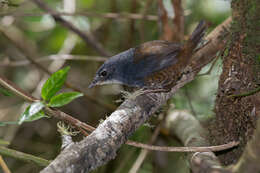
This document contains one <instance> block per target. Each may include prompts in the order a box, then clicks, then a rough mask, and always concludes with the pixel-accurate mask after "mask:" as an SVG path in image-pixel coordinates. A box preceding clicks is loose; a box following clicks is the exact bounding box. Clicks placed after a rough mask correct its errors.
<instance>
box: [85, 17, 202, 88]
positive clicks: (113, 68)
mask: <svg viewBox="0 0 260 173" xmlns="http://www.w3.org/2000/svg"><path fill="white" fill-rule="evenodd" d="M206 29H207V24H206V22H204V21H201V22H200V23H199V24H198V26H197V27H196V29H195V30H194V31H193V33H192V34H191V36H190V38H189V40H188V41H187V42H186V43H185V44H184V45H181V44H177V43H171V42H168V41H162V40H155V41H150V42H146V43H143V44H141V45H140V46H137V47H135V48H130V49H128V50H126V51H124V52H122V53H120V54H117V55H115V56H113V57H111V58H109V59H108V60H107V61H106V62H105V63H104V64H103V65H102V66H101V67H100V68H99V69H98V71H97V72H96V75H95V78H94V80H93V81H92V83H91V84H90V85H89V88H92V87H94V86H96V85H103V84H112V83H117V84H123V85H127V86H130V87H137V88H143V89H145V90H151V91H153V90H154V91H159V92H161V91H162V92H164V91H169V90H170V89H171V88H172V87H173V86H174V85H175V84H176V82H177V81H178V80H179V79H180V78H181V76H182V74H183V70H184V69H185V67H186V66H187V65H188V64H189V63H190V59H191V57H192V54H193V52H194V49H195V48H196V47H197V45H198V44H199V42H200V41H201V39H202V37H203V36H204V34H205V30H206Z"/></svg>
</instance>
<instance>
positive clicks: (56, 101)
mask: <svg viewBox="0 0 260 173" xmlns="http://www.w3.org/2000/svg"><path fill="white" fill-rule="evenodd" d="M81 96H83V94H82V93H79V92H67V93H61V94H58V95H56V96H54V97H52V98H51V100H50V103H49V104H48V106H50V107H61V106H64V105H66V104H68V103H70V102H71V101H72V100H74V99H76V98H78V97H81Z"/></svg>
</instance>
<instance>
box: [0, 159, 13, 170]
mask: <svg viewBox="0 0 260 173" xmlns="http://www.w3.org/2000/svg"><path fill="white" fill-rule="evenodd" d="M0 166H1V167H2V169H3V171H4V173H11V171H10V170H9V168H8V166H7V165H6V163H5V161H4V159H3V157H2V156H1V155H0Z"/></svg>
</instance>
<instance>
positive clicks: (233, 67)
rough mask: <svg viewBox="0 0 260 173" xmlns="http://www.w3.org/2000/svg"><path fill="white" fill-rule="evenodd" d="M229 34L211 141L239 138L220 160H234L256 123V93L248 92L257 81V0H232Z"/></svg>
mask: <svg viewBox="0 0 260 173" xmlns="http://www.w3.org/2000/svg"><path fill="white" fill-rule="evenodd" d="M231 5H232V9H233V12H232V17H233V23H232V27H231V36H230V38H229V42H228V43H227V46H226V50H225V51H224V55H223V72H222V74H221V76H220V80H219V88H218V93H217V98H216V105H215V113H216V120H215V121H214V122H213V124H212V129H211V142H212V143H214V144H224V143H227V142H229V141H233V140H237V141H240V145H239V147H237V148H236V149H232V150H230V151H225V152H223V153H219V154H220V155H219V157H220V160H221V161H222V162H223V164H225V165H228V164H232V163H234V162H236V161H237V160H238V159H239V157H240V156H241V154H242V152H243V150H244V147H245V145H246V143H247V142H248V141H249V139H250V138H251V136H252V135H253V132H254V130H255V126H256V119H257V118H258V117H259V111H260V97H259V96H260V93H256V94H251V95H250V94H248V96H243V97H235V96H234V95H238V94H244V93H248V92H251V91H253V90H255V89H256V88H258V87H259V84H260V66H259V63H260V15H259V10H260V1H259V0H233V1H232V3H231Z"/></svg>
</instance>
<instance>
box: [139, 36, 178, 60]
mask: <svg viewBox="0 0 260 173" xmlns="http://www.w3.org/2000/svg"><path fill="white" fill-rule="evenodd" d="M180 48H181V46H180V45H179V44H175V43H170V42H168V41H163V40H155V41H150V42H146V43H143V44H141V45H140V46H138V47H136V48H135V54H134V63H138V62H139V61H140V60H142V59H145V58H148V57H154V58H163V55H166V54H168V53H170V52H175V51H178V50H180Z"/></svg>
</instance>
